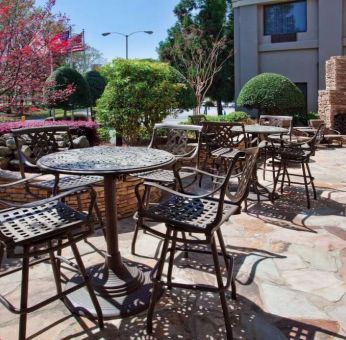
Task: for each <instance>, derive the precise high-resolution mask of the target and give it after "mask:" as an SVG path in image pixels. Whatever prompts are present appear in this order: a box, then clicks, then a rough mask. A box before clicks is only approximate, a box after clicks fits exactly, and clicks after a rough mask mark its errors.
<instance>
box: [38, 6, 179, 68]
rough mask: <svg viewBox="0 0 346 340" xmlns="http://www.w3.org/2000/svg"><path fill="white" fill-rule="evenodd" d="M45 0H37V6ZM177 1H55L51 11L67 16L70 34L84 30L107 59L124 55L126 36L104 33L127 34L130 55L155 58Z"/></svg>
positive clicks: (89, 43)
mask: <svg viewBox="0 0 346 340" xmlns="http://www.w3.org/2000/svg"><path fill="white" fill-rule="evenodd" d="M44 2H45V1H44V0H36V3H37V4H38V5H41V4H43V3H44ZM178 2H179V0H56V4H55V6H54V9H53V13H59V12H60V13H65V14H66V15H67V17H69V18H70V22H71V24H72V31H73V33H80V32H81V31H82V29H84V30H85V42H86V43H87V44H88V45H90V46H92V47H94V48H96V49H98V50H99V51H100V52H102V54H103V57H104V58H106V59H107V60H108V61H109V60H111V59H113V58H118V57H121V58H125V51H126V48H125V37H123V36H120V35H117V34H112V35H108V36H106V37H103V36H102V35H101V33H103V32H120V33H123V34H130V33H132V32H135V31H153V32H154V33H153V34H151V35H149V34H145V33H136V34H134V35H132V36H130V37H129V58H154V59H157V57H158V55H157V52H156V48H157V47H158V44H159V42H160V41H161V40H164V39H165V38H166V37H167V29H168V28H170V27H171V26H172V25H173V24H174V23H175V22H176V18H175V17H174V14H173V9H174V7H175V5H176V4H177V3H178Z"/></svg>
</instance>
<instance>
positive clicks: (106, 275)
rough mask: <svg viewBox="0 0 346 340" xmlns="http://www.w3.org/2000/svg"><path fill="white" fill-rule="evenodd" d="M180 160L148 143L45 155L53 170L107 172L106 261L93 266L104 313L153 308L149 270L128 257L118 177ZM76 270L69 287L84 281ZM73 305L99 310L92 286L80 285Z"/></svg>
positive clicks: (87, 310) (93, 279)
mask: <svg viewBox="0 0 346 340" xmlns="http://www.w3.org/2000/svg"><path fill="white" fill-rule="evenodd" d="M174 161H175V157H174V155H172V154H171V153H169V152H166V151H163V150H157V149H148V148H146V147H110V146H99V147H92V148H85V149H72V150H68V151H61V152H57V153H52V154H49V155H46V156H43V157H42V158H40V159H39V161H38V163H37V164H38V166H39V167H40V168H42V169H44V170H45V171H48V172H51V173H62V174H74V175H84V174H85V175H87V174H88V175H91V174H92V175H98V176H103V178H104V193H105V194H104V201H105V211H106V244H107V253H106V256H105V263H103V264H98V265H96V266H92V267H91V268H89V269H88V274H89V275H90V276H91V282H92V284H93V286H94V288H95V291H96V294H97V297H98V300H99V302H100V305H101V308H102V311H103V314H104V317H106V318H111V317H118V316H127V315H132V314H136V313H138V312H140V311H142V310H144V309H146V308H147V306H148V304H149V300H150V295H151V287H152V285H151V280H150V278H149V272H148V271H146V272H143V271H142V270H140V269H139V268H138V265H136V264H135V263H133V262H132V263H131V262H130V261H128V260H126V263H125V261H123V259H122V257H121V254H120V250H119V241H118V229H117V211H116V180H117V179H118V178H121V177H123V176H124V175H126V174H129V173H136V172H141V171H147V170H154V169H158V168H161V167H163V166H166V165H169V164H171V163H173V162H174ZM80 280H81V278H80V276H79V275H75V276H74V277H73V278H72V279H71V280H70V281H69V282H68V283H67V287H71V286H74V285H76V284H78V282H80ZM68 299H69V301H70V302H71V304H72V306H73V308H74V309H75V310H76V311H81V312H82V313H91V314H92V315H94V316H96V312H95V310H94V308H93V304H92V303H91V301H90V299H89V296H88V294H87V291H86V290H83V289H80V290H78V291H76V292H74V293H72V294H70V295H69V296H68Z"/></svg>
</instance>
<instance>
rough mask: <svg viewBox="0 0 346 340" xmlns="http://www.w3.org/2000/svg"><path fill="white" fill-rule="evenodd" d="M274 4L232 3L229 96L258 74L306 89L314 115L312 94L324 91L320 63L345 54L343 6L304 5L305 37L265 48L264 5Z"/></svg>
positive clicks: (330, 2)
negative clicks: (232, 80)
mask: <svg viewBox="0 0 346 340" xmlns="http://www.w3.org/2000/svg"><path fill="white" fill-rule="evenodd" d="M280 2H283V3H285V2H289V1H287V0H286V1H282V0H281V1H280V0H233V5H234V14H235V17H234V26H235V27H234V29H235V38H234V39H235V41H234V44H235V51H234V52H235V91H236V96H237V95H238V94H239V91H240V90H241V88H242V86H243V85H244V84H245V83H246V81H248V80H249V79H250V78H252V77H253V76H255V75H257V74H259V73H262V72H275V73H279V74H282V75H284V76H286V77H288V78H289V79H291V80H292V81H293V82H295V83H307V97H308V98H307V105H308V108H307V109H308V111H315V112H316V111H317V101H318V90H319V89H324V88H325V62H326V61H327V60H328V59H329V58H330V57H331V56H334V55H343V54H345V53H346V0H307V31H306V32H301V33H297V41H292V42H280V43H271V37H270V36H265V35H264V18H263V13H264V5H266V4H274V3H280Z"/></svg>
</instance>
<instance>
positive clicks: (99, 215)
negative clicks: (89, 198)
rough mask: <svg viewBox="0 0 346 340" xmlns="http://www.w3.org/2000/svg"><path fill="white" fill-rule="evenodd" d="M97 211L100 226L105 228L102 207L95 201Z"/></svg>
mask: <svg viewBox="0 0 346 340" xmlns="http://www.w3.org/2000/svg"><path fill="white" fill-rule="evenodd" d="M95 213H96V216H97V220H98V221H99V223H100V227H101V228H102V229H103V228H104V224H103V219H102V214H101V211H100V208H99V206H98V204H97V202H95ZM105 236H106V235H105Z"/></svg>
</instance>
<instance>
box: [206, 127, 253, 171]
mask: <svg viewBox="0 0 346 340" xmlns="http://www.w3.org/2000/svg"><path fill="white" fill-rule="evenodd" d="M202 126H203V130H202V138H203V139H204V140H205V143H206V157H205V159H204V164H203V166H202V168H203V169H206V170H208V171H213V172H214V171H215V172H216V173H217V174H220V172H221V171H222V168H227V164H226V163H225V162H224V161H225V160H226V159H227V160H232V159H233V157H234V156H235V155H236V154H237V153H238V151H239V150H240V149H244V148H246V147H248V138H247V135H246V133H245V128H244V124H242V123H229V122H202ZM235 127H237V128H238V129H237V130H236V131H235V130H233V128H235ZM209 160H211V165H210V168H209V167H208V166H207V164H208V161H209Z"/></svg>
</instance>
